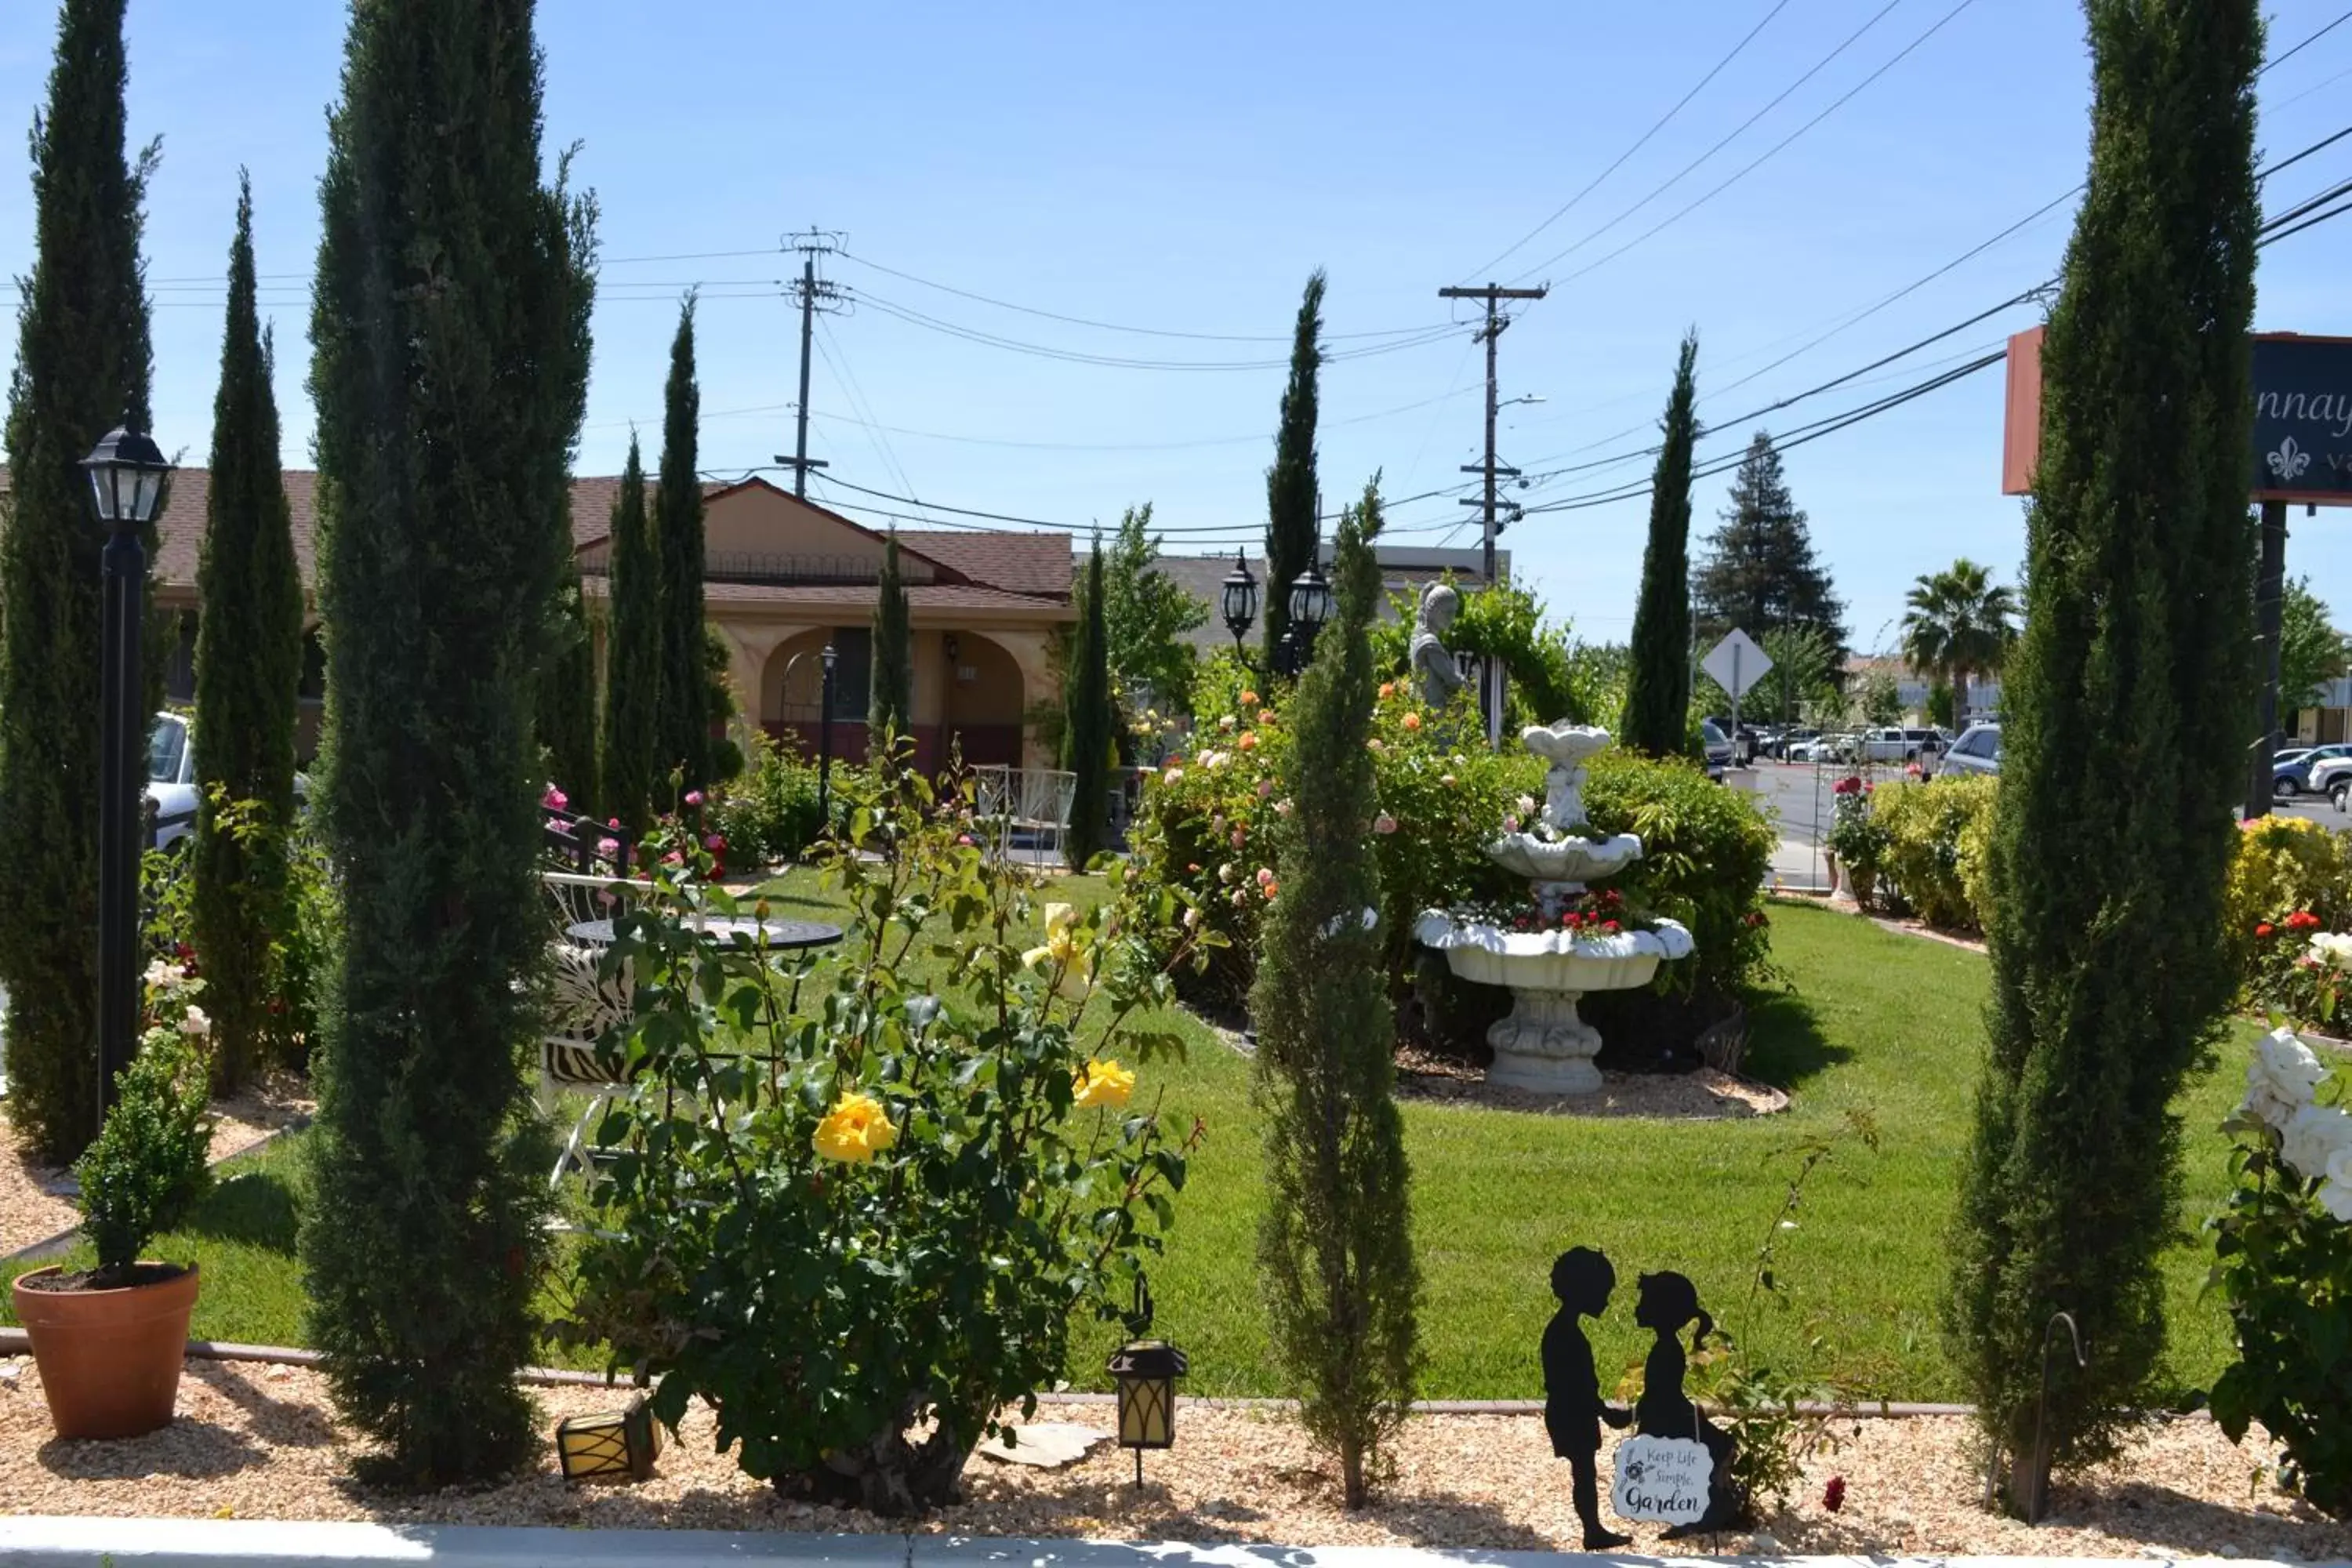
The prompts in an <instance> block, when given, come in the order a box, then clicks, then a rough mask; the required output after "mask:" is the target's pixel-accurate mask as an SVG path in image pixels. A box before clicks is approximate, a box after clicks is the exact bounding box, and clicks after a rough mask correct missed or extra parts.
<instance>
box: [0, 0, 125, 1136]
mask: <svg viewBox="0 0 2352 1568" xmlns="http://www.w3.org/2000/svg"><path fill="white" fill-rule="evenodd" d="M122 8H123V0H65V4H64V5H62V6H61V7H60V9H59V11H58V43H57V55H56V59H55V63H54V65H53V66H52V67H51V68H50V71H49V97H48V106H47V109H46V110H43V111H42V112H41V113H40V114H39V115H37V117H36V118H35V119H34V121H33V138H32V146H33V225H34V241H33V243H34V255H33V270H32V275H31V276H30V277H29V278H27V279H25V283H24V292H23V296H22V300H23V302H22V304H21V305H20V306H19V307H18V310H17V315H16V323H17V340H16V373H15V374H14V376H13V378H12V379H11V381H10V383H9V386H8V423H7V434H6V441H7V454H8V465H9V481H8V482H9V486H10V495H9V498H8V507H7V510H6V515H5V518H0V616H5V621H0V822H5V823H6V824H7V825H8V837H9V841H10V843H11V844H12V845H14V846H15V852H14V853H13V854H12V855H11V856H10V858H9V863H8V874H7V875H6V876H5V877H0V984H5V986H6V987H7V992H8V1010H7V1021H6V1055H7V1069H8V1096H9V1100H8V1106H9V1118H10V1120H11V1121H13V1122H14V1123H15V1125H16V1127H17V1128H18V1129H19V1130H21V1131H23V1132H24V1133H26V1135H28V1136H29V1138H30V1139H31V1141H32V1142H33V1144H34V1146H35V1147H36V1148H37V1150H38V1151H39V1152H41V1154H42V1155H43V1156H44V1157H45V1158H47V1159H51V1160H58V1161H64V1160H70V1159H72V1158H73V1157H74V1156H76V1155H78V1154H79V1153H80V1152H81V1151H82V1147H83V1146H84V1145H85V1144H87V1143H88V1142H89V1140H90V1139H91V1138H92V1137H94V1136H95V1135H96V1134H97V1131H98V1105H99V1098H98V943H97V942H96V940H95V939H94V938H93V936H92V934H91V933H93V932H94V931H97V929H98V813H99V804H100V803H99V797H98V791H97V788H96V785H95V782H94V781H96V779H97V777H98V740H99V736H98V726H97V724H96V723H95V722H93V721H92V719H91V715H93V714H94V713H96V712H97V711H98V695H99V692H98V686H99V660H98V652H97V650H98V647H99V630H100V604H99V570H98V557H99V550H100V545H101V544H102V543H103V538H102V533H101V531H100V529H99V528H98V527H97V526H96V525H95V523H94V522H93V521H92V520H91V513H90V502H89V479H87V478H86V477H85V476H84V475H83V473H82V471H81V469H80V468H79V467H77V466H76V465H78V464H79V462H80V461H81V459H82V458H84V457H86V456H87V455H88V454H89V449H90V447H93V446H95V445H97V443H98V439H99V437H101V436H103V435H105V434H106V432H107V431H108V430H110V429H111V428H113V427H114V426H117V425H123V424H128V425H130V426H133V427H135V428H138V429H142V430H143V429H145V428H147V426H148V423H149V418H150V416H149V410H148V383H149V379H150V376H151V374H152V362H153V354H152V350H151V348H150V344H149V339H148V328H147V294H146V289H145V288H144V286H143V285H142V282H141V264H140V259H139V239H140V231H141V227H142V210H141V209H142V203H143V202H144V200H145V196H146V190H147V181H148V179H149V177H150V176H151V175H152V174H153V172H154V168H155V163H156V150H155V148H154V147H152V145H151V146H150V147H149V148H148V149H147V150H146V151H145V152H144V153H142V154H141V155H140V156H139V158H138V159H137V160H136V161H135V162H134V161H131V160H129V159H127V158H126V157H125V156H124V152H123V134H124V132H123V110H122V92H123V85H124V80H125V77H126V75H127V67H126V63H125V60H124V56H123V47H122ZM145 543H146V546H147V559H148V561H149V562H150V563H151V564H152V562H153V561H154V559H155V533H154V530H153V529H152V527H151V528H149V529H148V530H147V531H146V537H145ZM161 656H162V648H161V646H160V639H157V640H156V641H155V642H154V643H152V644H151V646H150V648H149V660H148V663H149V668H150V671H151V677H150V682H149V684H150V685H151V686H152V685H153V684H155V682H154V679H153V675H152V672H155V671H160V669H161ZM123 805H124V807H125V809H128V808H129V805H130V803H128V802H125V803H123Z"/></svg>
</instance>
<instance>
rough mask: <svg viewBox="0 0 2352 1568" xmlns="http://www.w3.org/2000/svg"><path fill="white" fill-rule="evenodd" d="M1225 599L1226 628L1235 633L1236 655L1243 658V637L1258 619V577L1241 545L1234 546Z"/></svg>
mask: <svg viewBox="0 0 2352 1568" xmlns="http://www.w3.org/2000/svg"><path fill="white" fill-rule="evenodd" d="M1224 600H1225V605H1224V608H1225V630H1227V631H1229V632H1231V633H1233V634H1234V657H1235V658H1242V657H1243V656H1242V639H1243V638H1244V637H1247V636H1249V629H1250V625H1251V623H1253V622H1254V621H1255V620H1256V619H1257V579H1256V578H1255V577H1253V576H1251V575H1250V569H1249V560H1248V558H1247V557H1245V556H1244V555H1243V554H1242V552H1241V547H1240V546H1239V545H1235V546H1234V569H1233V570H1232V571H1231V572H1229V573H1227V574H1225V593H1224ZM1246 662H1247V661H1246V659H1244V663H1246Z"/></svg>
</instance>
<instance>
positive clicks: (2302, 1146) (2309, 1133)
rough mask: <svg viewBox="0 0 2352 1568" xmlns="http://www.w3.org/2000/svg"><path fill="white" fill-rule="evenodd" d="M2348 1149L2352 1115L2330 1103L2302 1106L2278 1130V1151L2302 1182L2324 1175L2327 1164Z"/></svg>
mask: <svg viewBox="0 0 2352 1568" xmlns="http://www.w3.org/2000/svg"><path fill="white" fill-rule="evenodd" d="M2347 1149H2352V1115H2347V1114H2346V1113H2345V1112H2343V1111H2341V1110H2336V1108H2335V1107H2334V1106H2332V1105H2306V1106H2305V1107H2304V1108H2303V1109H2302V1110H2298V1111H2296V1112H2295V1113H2294V1116H2292V1117H2290V1118H2289V1119H2288V1121H2287V1124H2286V1125H2285V1126H2284V1127H2283V1128H2281V1129H2280V1130H2279V1154H2280V1157H2281V1158H2283V1159H2284V1160H2285V1161H2286V1163H2287V1164H2288V1166H2289V1167H2290V1168H2291V1169H2293V1170H2294V1173H2295V1174H2296V1175H2298V1176H2301V1177H2302V1178H2303V1179H2304V1180H2305V1181H2314V1180H2316V1179H2318V1178H2319V1177H2322V1176H2325V1175H2326V1174H2327V1163H2328V1162H2329V1161H2330V1160H2332V1159H2334V1158H2335V1157H2336V1155H2337V1154H2339V1153H2342V1152H2344V1151H2345V1150H2347Z"/></svg>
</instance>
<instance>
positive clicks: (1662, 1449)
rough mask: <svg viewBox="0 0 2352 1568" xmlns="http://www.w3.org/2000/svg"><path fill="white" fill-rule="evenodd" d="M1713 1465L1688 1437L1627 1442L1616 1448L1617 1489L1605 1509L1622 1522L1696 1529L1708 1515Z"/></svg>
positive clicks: (1643, 1438) (1705, 1452)
mask: <svg viewBox="0 0 2352 1568" xmlns="http://www.w3.org/2000/svg"><path fill="white" fill-rule="evenodd" d="M1714 1473H1715V1460H1714V1458H1712V1457H1710V1456H1709V1455H1708V1453H1707V1451H1706V1445H1705V1444H1702V1443H1697V1442H1695V1441H1693V1440H1692V1439H1690V1438H1688V1437H1628V1438H1626V1439H1625V1440H1624V1441H1623V1442H1622V1443H1620V1444H1618V1445H1617V1484H1616V1486H1615V1488H1614V1489H1612V1490H1611V1492H1610V1494H1609V1506H1610V1507H1612V1508H1613V1509H1615V1510H1617V1517H1618V1518H1620V1519H1641V1520H1648V1521H1652V1522H1654V1523H1657V1524H1696V1523H1697V1522H1698V1521H1700V1520H1701V1519H1703V1518H1705V1517H1706V1501H1707V1481H1708V1480H1709V1479H1711V1478H1712V1477H1713V1475H1714Z"/></svg>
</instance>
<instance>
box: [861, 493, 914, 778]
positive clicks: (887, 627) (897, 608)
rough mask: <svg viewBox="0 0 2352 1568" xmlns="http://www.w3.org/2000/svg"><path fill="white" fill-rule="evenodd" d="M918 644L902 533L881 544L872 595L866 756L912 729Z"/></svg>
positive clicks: (877, 754) (878, 753)
mask: <svg viewBox="0 0 2352 1568" xmlns="http://www.w3.org/2000/svg"><path fill="white" fill-rule="evenodd" d="M914 665H915V647H914V641H913V634H912V633H911V632H909V631H908V627H907V585H906V584H905V583H904V582H903V581H902V580H901V579H900V577H899V575H898V530H896V529H893V530H891V531H890V537H889V540H888V541H887V542H886V543H885V544H884V545H883V546H882V581H881V583H880V584H879V585H878V586H877V589H876V590H875V595H874V664H873V677H872V682H871V687H870V689H869V692H868V695H867V700H866V745H867V747H868V753H867V754H868V755H870V756H874V757H877V758H878V757H880V756H881V755H882V754H883V748H884V746H885V744H886V743H887V740H888V739H889V737H891V736H894V735H905V734H908V733H909V731H908V723H907V720H908V713H909V711H910V710H912V709H913V707H914V704H915V696H914V693H915V669H914Z"/></svg>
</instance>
